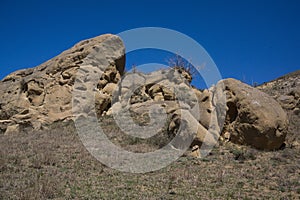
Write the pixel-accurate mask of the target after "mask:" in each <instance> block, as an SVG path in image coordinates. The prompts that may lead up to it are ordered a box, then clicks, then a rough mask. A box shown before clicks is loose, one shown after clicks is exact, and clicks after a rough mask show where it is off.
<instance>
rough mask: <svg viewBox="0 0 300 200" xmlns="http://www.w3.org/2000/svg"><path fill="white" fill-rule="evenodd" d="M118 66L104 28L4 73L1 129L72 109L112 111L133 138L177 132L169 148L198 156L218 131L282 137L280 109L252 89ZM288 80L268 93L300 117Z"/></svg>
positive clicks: (272, 140) (113, 42) (116, 44)
mask: <svg viewBox="0 0 300 200" xmlns="http://www.w3.org/2000/svg"><path fill="white" fill-rule="evenodd" d="M124 68H125V47H124V45H123V43H122V41H121V39H120V38H119V37H117V36H114V35H109V34H107V35H102V36H99V37H96V38H92V39H89V40H85V41H82V42H79V43H78V44H76V45H75V46H74V47H72V48H71V49H69V50H67V51H64V52H63V53H62V54H60V55H58V56H57V57H55V58H53V59H51V60H49V61H47V62H46V63H44V64H42V65H40V66H38V67H36V68H32V69H26V70H20V71H17V72H15V73H12V74H10V75H9V76H7V77H6V78H4V79H3V80H2V81H1V82H0V91H1V96H0V132H3V133H6V134H10V133H13V132H18V131H19V130H20V129H22V128H23V127H32V128H34V129H40V128H43V127H47V126H44V125H49V124H52V123H53V122H55V121H61V120H69V119H73V117H74V112H75V113H77V114H79V115H82V116H83V117H88V116H93V115H94V114H95V112H94V111H96V115H97V117H98V118H99V117H101V116H103V115H112V114H114V117H115V115H116V118H115V119H116V120H119V121H120V122H121V123H119V124H118V125H120V126H122V127H121V128H122V129H123V130H125V132H128V133H132V134H133V135H134V134H136V135H134V136H136V137H142V138H148V137H152V136H153V134H155V133H157V132H159V131H160V130H161V128H163V129H165V130H166V131H167V133H168V137H171V138H172V137H173V138H176V136H177V135H178V134H180V137H177V138H176V139H175V140H174V141H173V143H172V145H173V147H175V148H178V149H182V148H185V147H183V146H184V145H183V146H182V145H181V144H185V143H191V145H192V147H193V149H194V150H195V151H196V150H197V151H196V153H194V154H195V155H198V156H201V155H203V148H202V146H201V145H202V144H203V143H205V145H206V147H208V148H209V146H211V145H213V144H214V143H215V142H216V141H217V140H218V137H219V133H220V132H222V133H223V137H225V138H226V139H227V140H229V141H232V142H234V143H238V144H245V145H250V146H253V147H255V148H258V149H266V150H273V149H278V148H280V147H281V146H282V144H283V143H284V141H285V137H286V134H287V125H288V120H287V115H286V113H285V112H284V111H283V109H282V108H281V106H280V105H279V104H278V103H277V102H276V101H275V100H274V99H273V98H272V97H270V96H269V95H267V94H265V93H263V92H261V91H259V90H258V89H255V88H253V87H250V86H248V85H246V84H243V83H241V82H240V81H237V80H234V79H226V80H223V81H220V82H219V83H218V84H217V86H215V87H212V88H210V89H207V90H204V91H202V92H201V91H199V90H198V89H196V88H193V87H192V86H191V85H190V83H191V79H192V77H191V76H190V74H189V73H188V72H186V71H184V69H182V68H180V67H173V68H170V69H164V70H158V71H155V72H152V73H150V74H143V73H140V72H134V73H126V74H125V73H124ZM294 85H295V87H293V89H292V90H290V91H289V92H286V93H283V94H280V95H277V94H276V97H274V98H276V99H277V100H278V102H279V103H280V104H281V105H282V106H283V107H284V108H285V109H287V110H290V111H293V113H296V114H297V113H298V114H297V115H299V113H300V112H299V110H300V108H299V96H300V93H299V87H298V85H299V79H298V80H295V82H294ZM274 86H276V84H275V85H274ZM268 87H269V86H262V87H261V89H262V90H264V88H268ZM225 97H226V98H225ZM226 109H227V113H226ZM79 115H78V116H76V117H79ZM134 116H135V117H134ZM224 122H225V123H224ZM132 130H134V131H132Z"/></svg>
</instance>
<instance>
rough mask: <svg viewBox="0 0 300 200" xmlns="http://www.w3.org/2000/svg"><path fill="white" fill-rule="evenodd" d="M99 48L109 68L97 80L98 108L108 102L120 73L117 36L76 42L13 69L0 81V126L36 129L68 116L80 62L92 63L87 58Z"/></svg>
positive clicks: (120, 45)
mask: <svg viewBox="0 0 300 200" xmlns="http://www.w3.org/2000/svg"><path fill="white" fill-rule="evenodd" d="M99 47H101V48H102V49H104V50H105V55H106V56H107V57H106V58H102V59H106V60H108V61H109V63H110V65H111V66H110V67H109V68H108V69H107V70H106V71H105V72H103V76H102V79H101V80H99V84H98V85H99V88H100V89H103V88H104V89H103V93H99V94H98V97H99V98H98V99H100V100H99V102H98V104H99V105H98V106H99V109H105V107H106V106H105V105H108V104H109V101H110V100H109V96H110V95H111V94H110V92H111V88H112V85H109V84H108V83H117V82H118V80H119V79H120V77H121V74H123V72H124V66H125V55H124V52H125V48H124V46H123V43H122V41H121V39H120V38H118V37H117V36H114V35H109V34H107V35H102V36H99V37H96V38H92V39H88V40H84V41H81V42H79V43H78V44H76V45H75V46H74V47H72V48H70V49H69V50H66V51H64V52H63V53H61V54H60V55H58V56H57V57H55V58H53V59H51V60H49V61H47V62H45V63H43V64H42V65H40V66H38V67H35V68H32V69H25V70H20V71H17V72H14V73H12V74H10V75H8V76H7V77H5V78H4V79H3V80H2V81H1V84H0V91H1V96H0V108H1V110H0V128H1V131H2V132H5V133H6V134H9V133H11V132H13V131H18V129H19V128H21V126H31V127H32V128H35V129H40V128H42V127H43V126H44V125H48V124H51V123H53V122H55V121H59V120H65V119H71V118H72V103H71V100H72V87H73V85H74V81H75V77H76V73H77V70H78V69H79V67H80V65H83V64H94V65H96V66H97V63H93V62H94V60H93V59H92V58H90V55H91V54H95V52H97V50H98V49H99Z"/></svg>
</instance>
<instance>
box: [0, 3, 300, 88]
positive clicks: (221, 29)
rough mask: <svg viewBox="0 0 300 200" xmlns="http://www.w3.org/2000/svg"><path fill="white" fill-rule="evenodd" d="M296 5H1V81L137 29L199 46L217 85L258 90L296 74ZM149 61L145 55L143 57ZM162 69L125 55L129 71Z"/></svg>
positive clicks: (299, 40)
mask: <svg viewBox="0 0 300 200" xmlns="http://www.w3.org/2000/svg"><path fill="white" fill-rule="evenodd" d="M299 10H300V1H292V0H287V1H284V0H282V1H278V0H277V1H276V0H275V1H274V0H273V1H268V0H263V1H256V0H251V1H247V0H245V1H231V0H227V1H225V0H224V1H213V0H212V1H201V0H199V1H197V0H195V1H189V0H185V1H174V0H173V1H168V0H165V1H162V0H160V1H159V0H151V1H146V0H145V1H124V0H123V1H90V0H85V1H76V0H73V1H55V0H53V1H32V0H28V1H14V0H1V2H0V27H1V31H0V44H1V48H0V67H1V70H0V79H2V78H3V77H5V76H6V75H8V74H9V73H11V72H13V71H15V70H17V69H22V68H29V67H34V66H37V65H39V64H41V63H43V62H45V61H46V60H48V59H51V58H52V57H54V56H56V55H58V54H59V53H60V52H62V51H63V50H66V49H68V48H70V47H71V46H72V45H74V44H75V43H77V42H79V41H80V40H83V39H87V38H91V37H94V36H97V35H100V34H104V33H115V34H117V33H119V32H122V31H125V30H128V29H133V28H138V27H147V26H153V27H164V28H169V29H174V30H176V31H179V32H182V33H184V34H186V35H188V36H190V37H191V38H193V39H194V40H196V41H197V42H199V43H200V44H201V45H202V46H203V47H204V48H205V49H206V51H207V52H208V53H209V54H210V56H211V58H212V59H213V60H214V62H215V63H216V65H217V66H218V68H219V70H220V72H221V75H222V77H224V78H227V77H234V78H237V79H240V80H242V81H245V82H248V83H252V82H258V83H263V82H265V81H269V80H272V79H274V78H277V77H279V76H281V75H284V74H286V73H289V72H292V71H295V70H298V69H300V12H299ZM148 53H149V52H148ZM146 62H165V58H164V55H162V54H160V55H158V53H153V52H152V53H149V55H147V52H144V53H140V54H136V55H130V56H128V59H127V65H128V66H130V65H132V64H137V65H138V64H143V63H146Z"/></svg>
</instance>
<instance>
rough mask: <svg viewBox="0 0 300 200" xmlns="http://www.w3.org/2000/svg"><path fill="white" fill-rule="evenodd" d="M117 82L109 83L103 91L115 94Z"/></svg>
mask: <svg viewBox="0 0 300 200" xmlns="http://www.w3.org/2000/svg"><path fill="white" fill-rule="evenodd" d="M116 88H117V84H115V83H108V84H107V85H106V86H105V87H104V88H103V90H102V92H103V93H106V94H109V95H113V92H114V91H115V90H116Z"/></svg>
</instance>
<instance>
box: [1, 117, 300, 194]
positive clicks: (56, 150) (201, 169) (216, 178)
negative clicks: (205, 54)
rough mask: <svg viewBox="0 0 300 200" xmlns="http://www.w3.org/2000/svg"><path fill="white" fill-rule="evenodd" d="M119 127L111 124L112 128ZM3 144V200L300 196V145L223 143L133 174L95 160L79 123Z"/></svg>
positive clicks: (26, 134)
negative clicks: (273, 147)
mask: <svg viewBox="0 0 300 200" xmlns="http://www.w3.org/2000/svg"><path fill="white" fill-rule="evenodd" d="M107 124H110V123H107ZM113 129H114V127H112V126H111V125H109V126H107V127H106V131H110V130H113ZM114 130H115V129H114ZM125 142H126V141H125ZM123 143H124V141H123ZM129 143H130V144H131V145H135V148H145V146H144V144H143V145H141V146H138V145H139V144H137V143H132V141H131V142H129ZM0 145H1V148H0V164H1V165H0V199H238V198H240V199H258V198H260V199H280V198H282V199H297V198H299V197H300V183H299V174H300V152H299V149H293V148H286V149H284V150H281V151H277V152H261V151H256V150H253V149H249V148H247V147H243V148H239V147H237V146H235V145H232V144H229V143H223V144H220V145H218V146H217V147H215V149H214V150H213V151H212V153H211V155H209V156H207V157H206V158H204V159H202V160H198V159H193V158H190V157H181V158H180V159H178V160H177V161H176V162H174V163H173V164H172V165H170V166H168V167H166V168H163V169H161V170H159V171H155V172H151V173H146V174H130V173H122V172H119V171H116V170H113V169H110V168H108V167H105V166H104V165H102V164H101V163H100V162H98V161H97V160H96V159H94V158H93V157H92V156H91V155H90V154H89V153H88V152H87V150H86V149H85V148H84V146H83V145H82V144H81V142H80V140H79V138H78V136H77V134H76V131H75V128H74V125H73V124H72V123H67V124H64V123H56V124H54V125H52V127H50V129H49V130H44V131H40V132H32V131H24V132H23V133H18V134H15V135H0Z"/></svg>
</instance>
